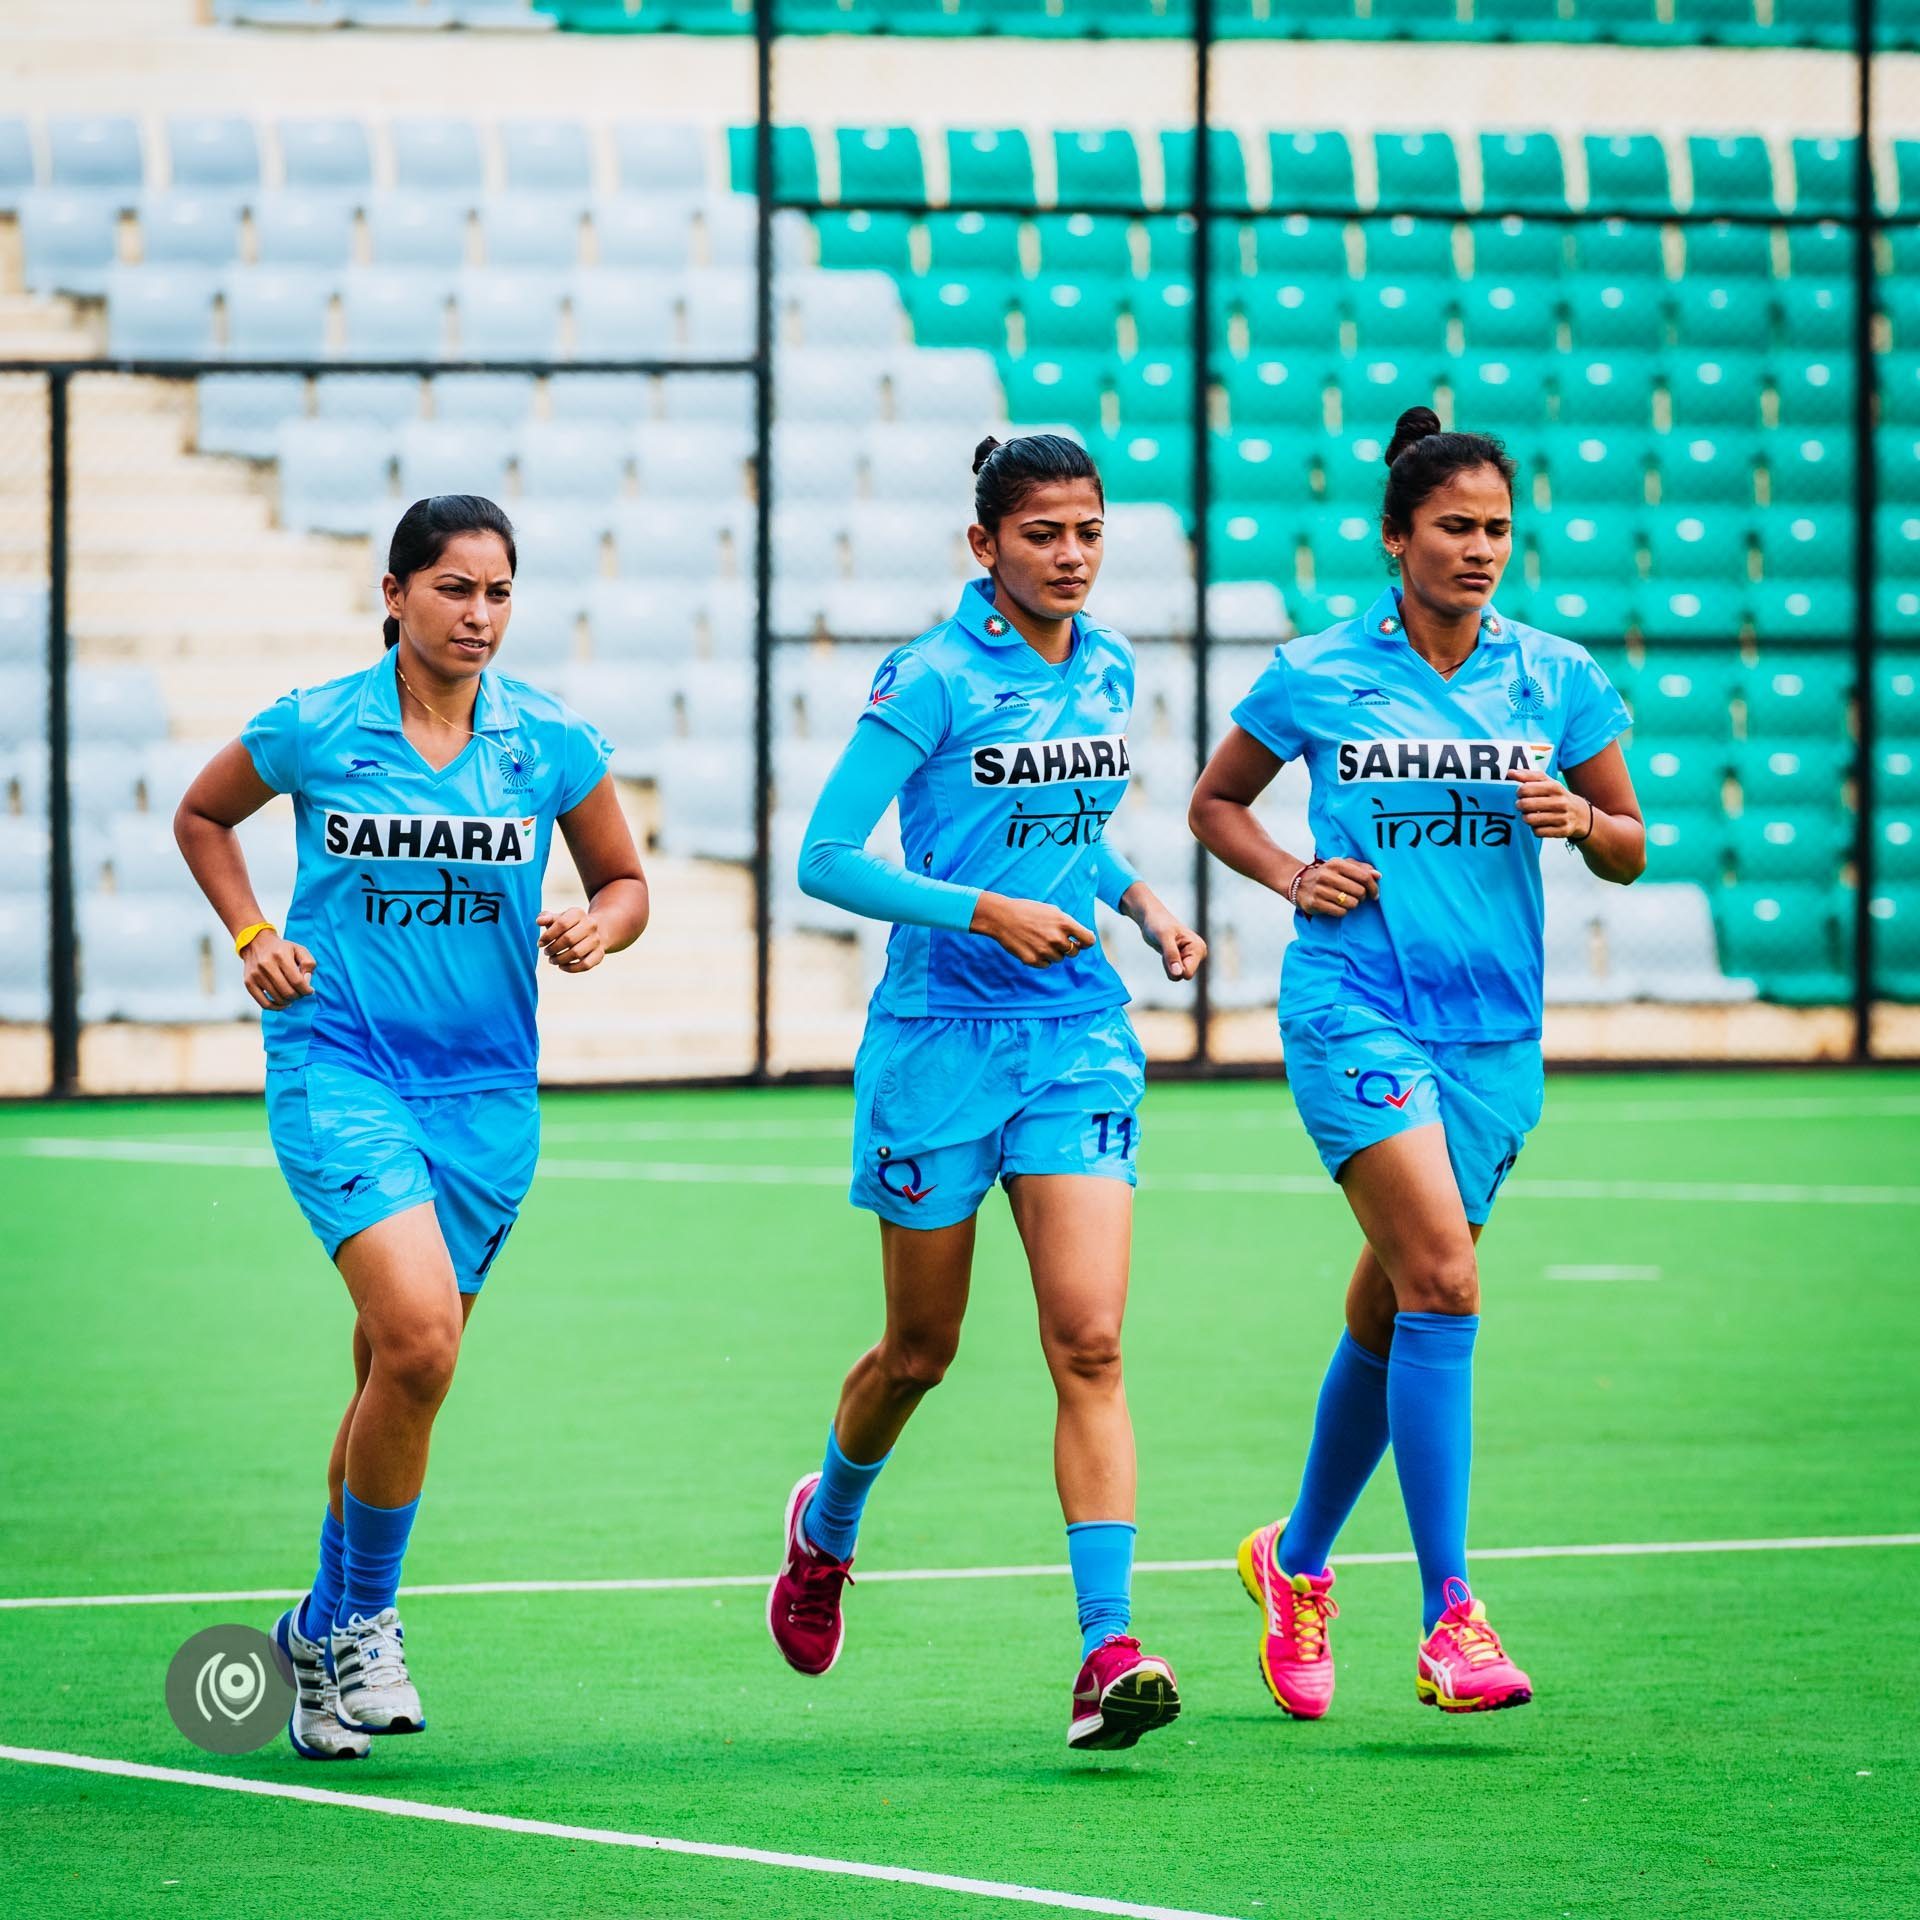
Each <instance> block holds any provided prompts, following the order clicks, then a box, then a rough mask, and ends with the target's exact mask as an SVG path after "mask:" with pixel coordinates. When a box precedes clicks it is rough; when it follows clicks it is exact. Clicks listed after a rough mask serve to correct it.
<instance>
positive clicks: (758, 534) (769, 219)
mask: <svg viewBox="0 0 1920 1920" xmlns="http://www.w3.org/2000/svg"><path fill="white" fill-rule="evenodd" d="M774 4H775V0H754V8H753V39H754V95H755V98H754V130H753V193H754V213H755V225H756V285H755V293H756V295H757V300H756V311H757V316H758V317H757V326H756V333H755V338H754V355H753V458H754V467H755V476H756V477H755V489H754V539H753V1072H754V1077H755V1078H756V1079H765V1078H766V1077H767V1075H768V1073H769V1071H770V1063H771V1060H772V1054H773V1047H772V1027H773V1009H772V998H773V870H772V869H773V847H772V840H773V625H772V619H771V615H770V610H769V601H770V598H771V594H772V583H773V348H774V311H773V36H774V26H775V22H774V15H773V10H774Z"/></svg>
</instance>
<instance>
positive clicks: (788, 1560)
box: [767, 1473, 853, 1674]
mask: <svg viewBox="0 0 1920 1920" xmlns="http://www.w3.org/2000/svg"><path fill="white" fill-rule="evenodd" d="M819 1484H820V1476H819V1475H818V1474H817V1473H810V1474H808V1475H807V1477H806V1478H805V1479H804V1480H802V1481H801V1482H800V1484H799V1485H798V1486H797V1487H795V1488H794V1490H793V1491H792V1493H790V1494H789V1495H788V1496H787V1546H786V1557H785V1559H784V1560H782V1562H781V1565H780V1571H779V1573H778V1574H776V1575H775V1576H774V1582H773V1587H772V1589H771V1591H770V1592H769V1593H768V1594H767V1628H768V1631H769V1632H771V1633H772V1635H773V1644H774V1645H775V1646H776V1647H778V1648H779V1649H780V1654H781V1657H782V1658H783V1659H784V1660H785V1661H786V1663H787V1665H788V1666H790V1667H792V1668H793V1669H794V1671H795V1672H796V1673H815V1674H817V1673H825V1672H826V1671H827V1670H828V1669H829V1668H830V1667H831V1666H832V1665H833V1663H834V1662H835V1661H836V1660H838V1659H839V1658H840V1643H841V1642H842V1641H843V1640H844V1639H845V1638H846V1634H847V1628H846V1622H845V1621H844V1620H843V1619H842V1618H841V1617H840V1589H841V1588H842V1587H844V1586H847V1585H849V1584H850V1583H851V1582H852V1579H853V1562H852V1561H851V1560H835V1559H832V1558H830V1557H829V1556H828V1555H826V1554H824V1553H822V1552H821V1551H820V1550H819V1548H818V1547H816V1546H814V1544H813V1543H812V1542H811V1541H810V1540H809V1539H808V1538H807V1536H806V1533H805V1530H804V1529H803V1528H802V1527H801V1525H800V1516H801V1515H802V1514H804V1513H805V1512H806V1510H807V1502H808V1501H809V1500H811V1499H812V1498H813V1490H814V1488H815V1487H817V1486H818V1485H819Z"/></svg>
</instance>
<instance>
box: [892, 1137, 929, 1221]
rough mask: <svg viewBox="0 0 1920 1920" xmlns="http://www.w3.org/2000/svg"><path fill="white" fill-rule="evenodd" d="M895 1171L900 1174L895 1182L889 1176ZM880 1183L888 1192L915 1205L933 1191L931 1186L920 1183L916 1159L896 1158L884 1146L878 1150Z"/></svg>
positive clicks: (918, 1164)
mask: <svg viewBox="0 0 1920 1920" xmlns="http://www.w3.org/2000/svg"><path fill="white" fill-rule="evenodd" d="M896 1173H897V1174H899V1176H900V1178H899V1180H898V1181H897V1182H896V1181H895V1180H893V1179H892V1178H891V1177H890V1176H891V1175H893V1174H896ZM880 1184H881V1185H882V1186H883V1187H885V1188H886V1190H887V1191H888V1192H889V1193H891V1194H895V1195H897V1196H898V1197H899V1198H900V1199H902V1200H907V1201H911V1202H912V1204H913V1205H914V1206H916V1207H917V1206H918V1205H919V1204H920V1202H921V1201H922V1200H924V1199H925V1198H926V1197H927V1195H928V1194H930V1193H931V1192H933V1188H931V1187H923V1186H922V1185H921V1184H920V1162H919V1161H918V1160H896V1159H895V1158H894V1157H893V1154H892V1152H891V1151H890V1150H889V1149H887V1148H884V1147H883V1148H882V1149H881V1150H880Z"/></svg>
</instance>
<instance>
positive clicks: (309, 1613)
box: [300, 1507, 347, 1640]
mask: <svg viewBox="0 0 1920 1920" xmlns="http://www.w3.org/2000/svg"><path fill="white" fill-rule="evenodd" d="M346 1547H347V1530H346V1528H345V1527H343V1526H342V1525H341V1524H340V1522H339V1521H338V1520H336V1519H335V1518H334V1517H333V1509H332V1508H331V1507H328V1508H327V1510H326V1513H325V1516H324V1517H323V1518H322V1520H321V1522H320V1566H319V1570H318V1571H317V1572H316V1573H315V1574H314V1576H313V1591H312V1592H311V1593H309V1594H308V1595H307V1597H306V1599H305V1600H303V1601H302V1602H301V1603H300V1631H301V1632H302V1633H304V1634H305V1635H306V1636H307V1638H308V1639H309V1640H324V1639H325V1638H326V1637H327V1632H328V1630H329V1629H330V1628H331V1627H332V1625H333V1610H334V1608H336V1607H337V1606H338V1605H339V1604H340V1589H341V1588H342V1587H343V1586H344V1585H345V1584H346V1578H347V1570H346V1559H345V1556H346Z"/></svg>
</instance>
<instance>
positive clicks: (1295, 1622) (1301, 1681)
mask: <svg viewBox="0 0 1920 1920" xmlns="http://www.w3.org/2000/svg"><path fill="white" fill-rule="evenodd" d="M1283 1524H1284V1523H1283V1522H1281V1521H1279V1520H1276V1521H1275V1522H1274V1523H1273V1524H1272V1525H1271V1526H1270V1527H1262V1528H1261V1529H1260V1531H1259V1532H1258V1533H1250V1534H1248V1535H1247V1537H1246V1538H1245V1539H1244V1540H1242V1541H1241V1542H1240V1580H1241V1584H1242V1585H1243V1586H1245V1588H1246V1590H1247V1592H1248V1593H1249V1594H1250V1595H1251V1596H1252V1598H1253V1600H1254V1602H1255V1604H1256V1605H1257V1606H1258V1607H1259V1609H1260V1611H1261V1613H1262V1614H1264V1615H1265V1616H1266V1625H1265V1627H1264V1629H1263V1630H1262V1632H1261V1635H1260V1677H1261V1679H1263V1680H1264V1681H1265V1682H1266V1683H1267V1691H1268V1692H1269V1693H1270V1694H1272V1695H1273V1699H1274V1704H1275V1705H1276V1706H1277V1707H1279V1709H1280V1710H1281V1712H1282V1713H1289V1714H1291V1715H1292V1716H1293V1717H1294V1719H1296V1720H1318V1719H1319V1718H1320V1716H1321V1715H1322V1714H1324V1713H1325V1712H1326V1710H1327V1709H1328V1707H1330V1706H1331V1705H1332V1704H1333V1647H1332V1645H1331V1644H1330V1643H1329V1641H1328V1639H1327V1622H1328V1621H1329V1620H1331V1619H1332V1618H1333V1617H1334V1615H1335V1614H1337V1613H1338V1612H1339V1611H1340V1609H1339V1608H1338V1607H1337V1606H1335V1605H1334V1602H1333V1575H1332V1573H1331V1572H1328V1573H1323V1574H1320V1575H1319V1576H1318V1577H1317V1578H1316V1577H1315V1576H1314V1575H1311V1574H1305V1573H1296V1574H1294V1575H1293V1576H1292V1577H1291V1578H1289V1577H1288V1576H1287V1575H1286V1574H1284V1573H1282V1572H1281V1571H1280V1569H1279V1567H1278V1566H1276V1565H1275V1563H1274V1558H1273V1550H1274V1547H1275V1545H1276V1544H1277V1543H1278V1541H1279V1539H1280V1529H1281V1526H1282V1525H1283Z"/></svg>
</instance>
